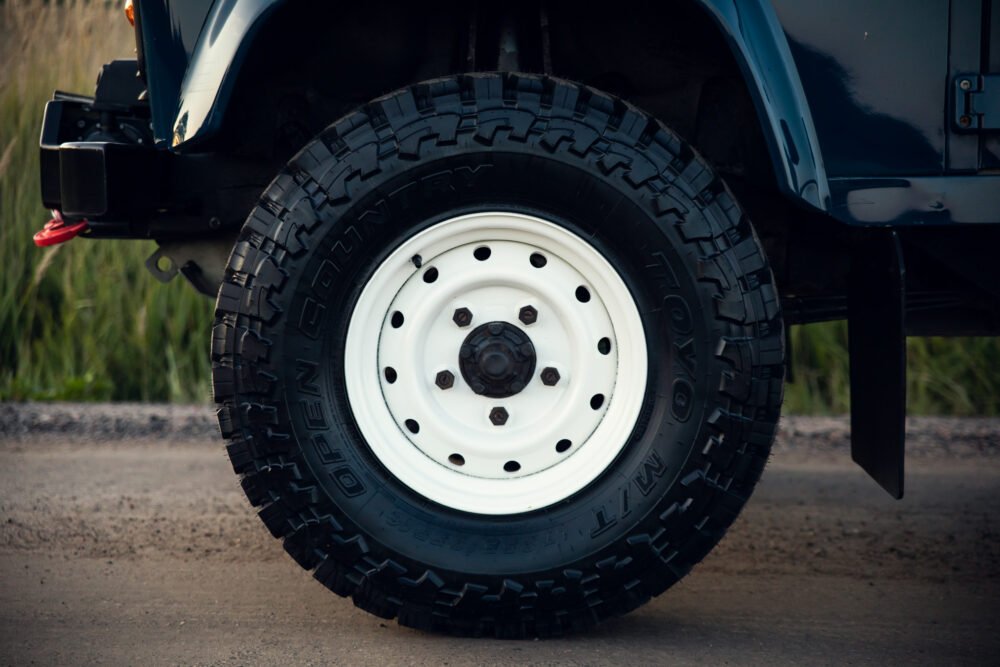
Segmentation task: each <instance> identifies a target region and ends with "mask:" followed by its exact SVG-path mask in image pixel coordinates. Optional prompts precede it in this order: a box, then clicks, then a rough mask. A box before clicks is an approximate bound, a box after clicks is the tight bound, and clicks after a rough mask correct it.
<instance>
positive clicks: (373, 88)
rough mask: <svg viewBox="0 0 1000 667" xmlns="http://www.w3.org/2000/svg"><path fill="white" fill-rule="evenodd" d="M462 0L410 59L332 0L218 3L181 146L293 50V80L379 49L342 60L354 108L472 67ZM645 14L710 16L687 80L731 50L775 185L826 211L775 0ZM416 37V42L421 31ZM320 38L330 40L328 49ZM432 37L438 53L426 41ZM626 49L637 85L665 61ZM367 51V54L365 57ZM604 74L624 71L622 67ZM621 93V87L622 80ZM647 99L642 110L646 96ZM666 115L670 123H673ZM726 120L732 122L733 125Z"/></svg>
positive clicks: (183, 118)
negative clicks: (313, 59) (317, 63)
mask: <svg viewBox="0 0 1000 667" xmlns="http://www.w3.org/2000/svg"><path fill="white" fill-rule="evenodd" d="M450 4H456V3H448V2H437V3H429V4H427V5H422V6H421V7H420V9H419V10H420V11H421V12H422V13H424V14H426V15H428V16H430V17H431V19H428V20H427V23H428V26H426V27H425V28H424V30H425V32H426V34H425V35H424V36H423V37H425V38H426V39H425V40H422V39H420V36H417V37H416V38H415V40H414V41H411V42H410V43H409V46H413V45H414V44H417V43H419V44H421V49H422V50H418V51H410V52H409V53H407V50H406V49H403V50H401V51H402V52H397V51H394V50H393V47H394V46H395V45H396V44H398V43H399V41H400V40H399V33H398V31H397V32H396V33H393V29H392V24H391V23H386V21H385V20H383V21H382V22H381V23H379V22H376V21H366V22H363V23H364V25H357V17H356V16H353V15H350V14H348V13H347V12H348V11H349V10H347V9H345V8H341V7H337V8H336V11H334V10H331V9H327V7H328V6H329V5H327V4H326V3H322V4H320V3H313V2H300V3H295V4H294V5H293V4H292V3H286V2H284V0H239V2H234V1H233V0H220V1H218V2H216V3H215V4H214V5H213V7H212V9H211V10H210V12H209V15H208V17H207V18H206V20H205V22H204V25H203V28H202V30H201V34H200V36H199V38H198V40H197V43H196V46H195V48H194V50H193V52H192V54H191V58H190V62H189V63H188V67H187V71H186V73H185V75H184V77H183V80H182V82H181V84H180V91H179V96H178V98H179V103H178V107H177V112H176V114H175V116H174V118H173V121H172V136H171V137H170V143H171V145H172V147H173V148H174V149H176V150H187V149H190V148H194V147H197V146H198V145H200V144H204V143H206V142H209V141H212V140H214V139H215V138H217V137H218V136H220V135H224V134H225V131H226V128H225V125H226V124H227V123H228V122H229V121H230V120H232V113H233V110H234V108H238V107H239V105H241V104H243V103H245V102H246V101H247V100H248V99H253V98H256V97H259V96H260V95H261V94H264V90H263V88H264V86H263V85H262V83H263V81H264V79H262V77H261V74H262V73H264V74H266V71H267V70H268V69H270V68H273V67H274V66H275V65H274V64H275V63H280V62H283V59H284V58H286V57H287V56H288V55H290V52H291V51H294V54H291V55H292V59H291V64H292V67H291V68H289V67H285V71H286V72H290V73H292V74H293V76H292V78H293V79H294V78H295V76H294V75H295V74H304V73H308V72H309V71H310V67H311V66H312V65H311V63H310V62H308V55H309V54H314V53H316V52H317V46H319V52H320V53H327V54H330V53H335V52H336V43H337V42H341V41H344V40H345V39H347V40H351V39H353V40H354V43H356V44H358V43H360V44H367V46H368V47H370V48H367V49H364V50H363V51H359V50H357V49H355V50H354V51H353V52H351V53H348V54H346V55H345V54H341V60H349V61H350V66H351V67H352V68H354V69H356V70H359V71H360V72H363V73H364V76H363V77H360V76H359V79H361V78H363V79H365V81H364V82H363V83H362V84H360V87H361V88H367V89H366V90H359V91H357V92H358V95H357V96H356V99H355V100H354V101H355V102H357V100H361V101H360V102H358V103H364V101H367V99H371V98H374V97H376V96H378V95H381V94H384V93H386V92H388V91H389V90H392V89H394V88H396V87H399V86H401V85H406V84H407V83H410V82H412V81H415V80H419V79H409V80H408V79H406V77H407V76H419V77H423V78H430V77H431V76H440V75H445V74H450V73H453V72H455V71H461V69H462V67H463V65H464V64H465V63H464V61H463V59H464V58H465V56H466V55H467V53H468V52H469V44H468V39H467V36H466V35H464V34H462V33H463V31H467V30H468V26H469V23H468V20H467V16H466V14H467V13H468V12H469V11H470V10H468V9H467V7H468V6H470V5H468V3H457V4H456V6H455V7H451V6H450ZM545 6H546V11H547V12H548V14H549V17H550V18H549V20H550V22H551V23H552V24H553V25H558V23H559V22H560V21H564V20H567V19H568V18H569V17H572V18H573V19H574V20H575V19H576V18H577V17H580V16H582V15H583V13H582V12H579V10H574V9H573V5H572V4H570V3H562V2H560V1H559V0H555V1H553V2H549V3H546V5H545ZM405 7H406V6H400V7H397V8H395V9H394V11H393V12H375V11H374V10H372V9H371V8H365V9H363V10H361V11H364V12H366V13H367V15H368V16H369V17H371V16H374V15H378V14H381V15H383V16H387V15H395V14H397V13H400V12H403V11H404V8H405ZM636 9H641V10H642V13H644V14H646V15H649V14H650V12H652V15H651V16H650V17H649V18H652V19H654V20H652V21H650V23H652V24H653V27H654V28H655V30H657V31H665V30H670V29H671V26H672V24H674V23H677V22H680V23H683V22H685V21H695V20H696V19H695V18H694V15H695V14H702V15H704V16H707V17H709V18H710V23H711V25H712V26H713V30H714V31H715V33H716V34H715V35H707V34H706V35H704V36H703V37H704V38H705V39H703V40H702V42H704V44H703V45H702V46H700V47H699V46H695V45H692V46H691V47H690V48H691V49H693V50H692V51H691V52H690V53H689V54H688V59H689V63H688V64H689V67H688V71H687V72H681V74H689V75H690V74H691V73H692V72H697V70H698V69H699V67H701V65H702V62H703V61H704V60H706V59H708V60H712V59H713V57H714V56H715V55H717V54H713V53H710V51H711V50H716V51H717V50H718V49H719V47H720V45H722V44H725V45H726V46H727V47H728V48H727V49H726V50H727V51H728V52H729V55H730V56H731V62H730V63H726V67H735V68H738V74H739V77H740V79H741V81H742V86H743V90H742V91H737V92H735V93H731V94H736V95H748V96H749V98H750V99H751V100H752V102H753V106H754V110H755V112H756V121H757V122H756V123H754V124H753V125H754V131H755V132H758V133H759V135H760V137H761V138H762V139H763V142H764V144H765V145H766V147H767V153H768V156H769V162H770V167H771V171H772V172H773V185H775V186H776V188H777V189H778V191H780V192H781V193H782V194H783V195H785V196H786V197H788V198H791V199H792V200H794V201H796V202H797V203H804V204H807V205H808V206H810V207H812V208H814V209H815V208H818V209H821V210H826V209H827V208H828V207H829V188H828V184H827V179H826V174H825V170H824V167H823V160H822V156H821V153H820V149H819V144H818V141H817V137H816V131H815V128H814V126H813V122H812V117H811V114H810V112H809V106H808V103H807V101H806V98H805V94H804V92H803V89H802V85H801V82H800V80H799V76H798V71H797V69H796V66H795V63H794V60H793V58H792V55H791V52H790V50H789V46H788V42H787V39H786V37H785V34H784V32H783V30H782V28H781V25H780V23H779V22H778V19H777V16H776V15H775V13H774V10H773V8H772V7H771V5H770V3H769V2H768V1H767V0H751V1H749V2H742V1H737V0H688V1H687V2H685V3H678V4H676V5H671V6H670V7H666V8H665V7H662V6H661V5H658V4H655V3H642V2H639V3H637V7H636ZM692 10H695V11H692ZM405 11H415V10H413V9H412V8H411V9H406V10H405ZM625 13H626V12H622V14H625ZM635 13H640V12H635ZM338 15H339V16H340V18H341V20H339V21H338V20H336V17H337V16H338ZM445 16H452V17H461V18H455V20H454V21H453V22H451V23H449V22H448V20H446V19H444V18H443V17H445ZM391 20H392V19H388V21H390V22H391ZM602 20H604V19H603V18H602ZM702 20H704V19H703V18H702ZM331 22H332V23H333V26H334V28H333V30H334V34H333V35H332V36H331V35H329V33H328V32H321V31H329V29H330V28H329V26H330V25H331ZM348 24H349V25H351V26H352V31H351V32H352V33H353V35H352V34H348V33H345V32H344V31H343V30H342V27H343V26H345V25H348ZM386 25H389V26H390V28H389V30H388V33H389V34H388V35H385V34H382V32H383V29H384V27H385V26H386ZM637 25H639V24H637ZM322 34H326V36H327V38H326V40H322V39H319V36H320V35H322ZM358 35H361V36H363V37H364V39H365V41H364V42H359V41H358V37H357V36H358ZM553 36H554V37H555V36H556V33H553ZM404 37H405V38H406V39H409V38H410V37H413V36H412V35H409V36H404ZM282 41H284V42H285V43H288V42H289V41H294V42H295V45H296V48H295V49H291V50H288V49H285V50H284V51H283V52H276V51H275V42H278V43H281V42H282ZM317 42H326V43H325V44H319V45H318V44H317ZM425 42H426V44H427V45H428V46H426V47H425V46H423V45H424V43H425ZM659 46H660V45H657V46H655V47H653V48H659ZM620 47H621V48H622V51H623V53H625V54H628V55H626V57H625V58H624V59H623V60H621V61H620V62H619V65H620V67H619V69H621V70H624V71H625V75H626V78H628V76H630V75H631V76H632V78H633V79H635V78H637V77H638V76H639V74H640V72H641V70H642V68H643V67H644V66H648V65H650V64H652V65H653V66H658V63H657V61H655V60H650V59H648V58H646V60H645V61H644V60H643V58H644V56H643V54H638V55H632V54H633V53H638V51H637V50H635V49H634V48H633V45H631V44H625V43H621V44H620ZM625 47H628V48H625ZM552 48H553V49H554V50H558V49H559V44H558V43H554V44H553V47H552ZM696 49H700V50H696ZM386 51H388V53H385V52H386ZM358 55H362V57H361V58H358V57H357V56H358ZM629 58H631V61H630V60H629ZM393 59H395V61H393ZM323 65H324V66H325V67H328V68H331V69H334V71H335V68H336V65H337V63H336V62H332V61H331V60H325V61H324V63H323ZM575 65H577V63H569V62H567V61H565V60H564V61H563V62H560V59H559V58H558V57H556V58H555V59H554V66H553V70H554V71H552V72H551V73H552V74H555V75H556V76H566V77H567V78H576V77H574V76H573V75H574V74H576V73H577V72H578V70H579V68H578V67H576V66H575ZM604 74H605V75H609V74H610V75H612V76H613V75H616V74H621V72H610V73H609V72H605V73H604ZM584 82H585V83H589V84H591V85H595V86H596V87H601V83H602V81H596V82H595V81H584ZM338 83H339V81H338ZM351 85H352V86H354V87H355V88H358V87H359V84H358V82H356V81H352V82H351ZM627 85H628V84H626V86H627ZM610 87H612V88H613V87H614V82H613V81H612V82H611V85H610ZM610 92H615V93H618V94H621V95H622V96H625V97H627V96H628V92H629V89H628V87H626V89H625V90H611V91H610ZM640 92H642V91H640ZM699 92H700V91H699ZM727 94H730V93H727ZM638 104H640V105H641V101H640V102H638ZM327 106H329V107H333V108H331V109H323V110H322V111H321V112H319V115H321V116H324V115H325V114H330V113H335V114H338V115H339V113H341V112H342V109H340V108H338V105H336V104H333V105H327ZM324 112H325V114H324ZM654 114H655V115H657V116H659V117H661V120H664V122H667V123H668V124H676V122H674V123H671V121H675V119H673V118H670V117H669V113H667V114H663V113H656V111H655V110H654ZM664 115H666V116H667V117H666V118H664V117H663V116H664ZM335 117H336V116H334V117H324V118H323V119H322V120H323V122H326V123H328V122H330V121H332V120H334V118H335ZM224 121H225V122H224ZM719 122H721V123H730V122H733V120H732V119H723V120H720V121H719ZM681 125H682V126H683V122H682V123H681ZM744 129H746V128H744ZM689 139H690V140H691V141H692V143H693V144H694V145H695V146H696V147H698V148H699V149H701V146H699V143H700V142H699V141H698V138H697V137H695V136H690V137H689ZM703 152H706V153H710V151H703ZM285 157H287V156H285ZM708 157H709V158H710V159H712V157H713V156H712V155H711V154H709V155H708ZM748 171H751V170H749V169H748Z"/></svg>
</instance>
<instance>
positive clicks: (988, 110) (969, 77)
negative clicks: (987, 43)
mask: <svg viewBox="0 0 1000 667" xmlns="http://www.w3.org/2000/svg"><path fill="white" fill-rule="evenodd" d="M954 90H955V107H954V109H955V114H954V118H953V121H954V123H955V126H956V127H957V128H958V129H959V130H968V131H973V130H980V131H981V130H998V129H1000V74H960V75H959V76H957V77H955V81H954Z"/></svg>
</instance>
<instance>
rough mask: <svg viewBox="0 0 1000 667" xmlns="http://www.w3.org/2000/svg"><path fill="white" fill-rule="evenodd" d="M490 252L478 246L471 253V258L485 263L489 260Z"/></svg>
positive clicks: (485, 247) (486, 248)
mask: <svg viewBox="0 0 1000 667" xmlns="http://www.w3.org/2000/svg"><path fill="white" fill-rule="evenodd" d="M491 254H492V251H491V250H490V249H489V248H488V247H487V246H484V245H481V246H479V247H478V248H476V249H475V250H474V251H473V252H472V256H473V257H475V258H476V259H478V260H479V261H480V262H485V261H486V260H488V259H489V258H490V255H491Z"/></svg>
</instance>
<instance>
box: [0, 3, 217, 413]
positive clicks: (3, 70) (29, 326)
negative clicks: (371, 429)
mask: <svg viewBox="0 0 1000 667" xmlns="http://www.w3.org/2000/svg"><path fill="white" fill-rule="evenodd" d="M134 48H135V44H134V38H133V34H132V30H131V28H130V26H129V25H128V23H127V22H126V21H125V19H124V17H123V14H122V11H121V3H120V2H117V1H116V2H112V3H104V2H89V3H84V2H64V3H41V2H16V1H15V2H11V1H8V2H3V3H0V63H3V66H2V67H0V277H2V278H0V398H3V399H25V398H43V399H45V398H48V399H74V400H78V399H95V400H106V399H113V400H126V399H127V400H173V401H191V400H196V401H204V400H206V399H207V398H208V397H209V393H210V391H209V386H210V385H209V373H210V369H209V363H208V341H209V334H210V317H211V310H212V305H211V302H210V301H209V300H207V299H205V298H203V297H200V296H198V295H197V294H195V293H194V292H193V291H192V290H190V289H189V288H188V287H187V286H185V285H183V284H181V281H180V280H178V281H175V282H174V283H171V284H169V285H160V284H159V283H157V282H156V281H155V280H154V279H153V278H152V276H150V275H149V274H148V272H147V271H146V270H145V268H144V267H143V262H144V260H145V258H146V257H147V256H148V255H149V254H150V253H151V252H152V251H153V249H154V248H155V246H154V244H153V243H152V242H140V241H121V242H106V241H88V240H85V239H77V240H75V241H73V242H71V243H67V244H65V245H60V246H52V247H50V248H46V249H39V248H36V247H35V246H34V245H33V244H32V241H31V235H32V234H33V233H34V231H36V230H37V229H38V228H39V227H40V226H41V225H42V223H44V222H45V220H46V219H47V217H48V212H47V211H45V210H44V209H43V208H42V206H41V203H40V199H39V185H38V136H39V132H40V126H41V119H42V108H43V106H44V104H45V102H46V100H48V99H49V98H50V97H51V95H52V91H53V90H54V89H56V88H59V89H62V90H68V91H73V92H82V93H88V94H91V93H92V92H93V90H94V83H95V80H96V76H97V73H98V71H99V70H100V67H101V65H102V64H103V63H105V62H108V61H110V60H112V59H114V58H128V57H133V56H132V54H133V53H134Z"/></svg>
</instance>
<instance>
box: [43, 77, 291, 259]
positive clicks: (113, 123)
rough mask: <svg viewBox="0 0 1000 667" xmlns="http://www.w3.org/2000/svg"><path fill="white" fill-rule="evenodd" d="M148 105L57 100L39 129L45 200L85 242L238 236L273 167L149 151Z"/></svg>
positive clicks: (214, 156) (49, 106)
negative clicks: (81, 228)
mask: <svg viewBox="0 0 1000 667" xmlns="http://www.w3.org/2000/svg"><path fill="white" fill-rule="evenodd" d="M149 125H150V123H149V110H148V107H146V106H136V105H114V104H109V103H107V102H102V101H100V100H98V101H97V102H95V100H94V99H93V98H89V97H84V96H80V95H70V94H67V93H56V95H55V97H54V99H52V100H51V101H50V102H48V104H46V105H45V119H44V121H43V123H42V137H41V142H40V148H41V160H40V167H41V186H42V201H43V202H44V204H45V206H46V207H47V208H50V209H55V210H57V211H60V212H61V213H62V215H63V218H65V219H66V220H67V221H75V220H81V219H84V218H85V219H86V220H87V221H88V222H89V225H88V234H87V236H88V237H89V238H102V237H103V238H156V239H161V240H162V239H169V238H190V237H192V236H200V235H211V234H216V233H220V232H224V231H226V230H228V229H237V228H239V226H240V225H241V224H242V223H243V220H244V219H245V218H246V215H247V213H248V212H249V211H250V209H251V208H252V207H253V205H254V202H255V201H256V199H257V197H258V196H259V195H260V193H261V191H262V190H263V189H264V186H265V185H266V184H267V183H268V182H269V181H270V180H271V178H272V177H273V174H274V173H275V172H276V171H277V168H276V167H275V166H274V165H272V164H268V163H262V162H257V161H253V160H247V159H245V158H238V157H232V156H225V155H221V154H218V153H210V152H206V153H192V154H176V153H174V152H172V151H170V150H167V149H166V148H156V147H155V146H154V145H153V141H152V135H151V132H150V129H149Z"/></svg>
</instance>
